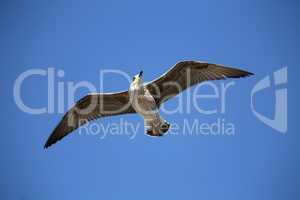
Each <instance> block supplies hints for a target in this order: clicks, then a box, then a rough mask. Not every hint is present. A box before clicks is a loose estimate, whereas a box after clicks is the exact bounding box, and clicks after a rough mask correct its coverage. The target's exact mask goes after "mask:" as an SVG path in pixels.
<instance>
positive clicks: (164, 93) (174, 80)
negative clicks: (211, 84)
mask: <svg viewBox="0 0 300 200" xmlns="http://www.w3.org/2000/svg"><path fill="white" fill-rule="evenodd" d="M250 75H253V74H252V73H251V72H247V71H244V70H240V69H235V68H231V67H225V66H222V65H217V64H210V63H205V62H199V61H181V62H178V63H177V64H175V65H174V66H173V67H172V68H171V69H170V70H169V71H167V72H166V73H164V74H163V75H162V76H160V77H159V78H158V79H156V80H154V81H152V82H150V83H147V84H146V88H147V89H148V90H149V91H150V93H151V94H152V95H153V97H154V99H155V101H156V104H157V105H158V106H160V105H161V104H162V103H163V102H165V101H167V100H168V99H170V98H172V97H174V96H176V95H177V94H179V93H180V92H182V91H184V90H185V89H186V88H188V87H190V86H193V85H195V84H197V83H201V82H203V81H208V80H219V79H226V78H240V77H245V76H250Z"/></svg>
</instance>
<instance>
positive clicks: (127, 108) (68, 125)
mask: <svg viewBox="0 0 300 200" xmlns="http://www.w3.org/2000/svg"><path fill="white" fill-rule="evenodd" d="M134 112H135V111H134V110H133V108H132V107H131V105H130V103H129V96H128V92H127V91H125V92H119V93H112V94H100V93H99V94H89V95H87V96H85V97H83V98H82V99H80V100H79V101H78V102H77V103H76V104H75V105H74V106H73V107H72V108H71V109H70V110H69V111H68V112H67V113H66V114H65V115H64V116H63V118H62V120H61V121H60V123H59V124H58V125H57V126H56V128H55V129H54V131H53V132H52V134H51V135H50V137H49V138H48V140H47V142H46V144H45V146H44V147H45V148H48V147H49V146H51V145H52V144H54V143H56V142H57V141H59V140H61V139H62V138H63V137H65V136H66V135H68V134H69V133H71V132H72V131H73V130H75V129H77V128H78V127H80V126H82V125H84V124H85V123H87V122H88V121H91V120H94V119H97V118H99V117H105V116H112V115H120V114H126V113H134Z"/></svg>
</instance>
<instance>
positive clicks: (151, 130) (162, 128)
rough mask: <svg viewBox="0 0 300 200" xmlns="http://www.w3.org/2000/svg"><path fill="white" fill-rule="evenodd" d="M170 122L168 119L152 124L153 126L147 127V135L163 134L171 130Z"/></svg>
mask: <svg viewBox="0 0 300 200" xmlns="http://www.w3.org/2000/svg"><path fill="white" fill-rule="evenodd" d="M170 126H171V125H170V124H169V123H168V122H167V121H164V122H163V123H161V124H159V125H157V126H155V125H152V126H151V127H149V126H148V127H147V131H146V133H147V135H149V136H163V135H165V133H166V132H167V131H168V130H169V128H170Z"/></svg>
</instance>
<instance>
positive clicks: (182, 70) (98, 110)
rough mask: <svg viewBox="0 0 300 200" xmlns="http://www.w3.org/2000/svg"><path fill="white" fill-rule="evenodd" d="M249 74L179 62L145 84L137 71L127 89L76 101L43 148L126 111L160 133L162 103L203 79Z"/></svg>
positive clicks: (163, 129)
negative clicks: (140, 118)
mask: <svg viewBox="0 0 300 200" xmlns="http://www.w3.org/2000/svg"><path fill="white" fill-rule="evenodd" d="M250 75H253V73H251V72H247V71H244V70H241V69H237V68H232V67H225V66H223V65H219V64H211V63H207V62H201V61H180V62H178V63H176V64H175V65H174V66H173V67H171V68H170V69H169V70H168V71H167V72H165V73H164V74H163V75H161V76H160V77H159V78H157V79H155V80H153V81H151V82H148V83H144V82H143V71H140V72H139V73H138V74H137V75H135V76H134V77H133V79H132V82H131V84H130V86H129V89H128V91H122V92H117V93H91V94H88V95H86V96H85V97H83V98H82V99H80V100H79V101H78V102H77V103H75V105H74V106H73V107H72V108H71V109H70V110H69V111H68V112H66V114H65V115H64V116H63V118H62V119H61V121H60V122H59V124H58V125H57V126H56V128H55V129H54V131H53V132H52V134H51V135H50V136H49V138H48V140H47V142H46V143H45V146H44V148H48V147H50V146H51V145H52V144H54V143H56V142H57V141H59V140H61V139H62V138H63V137H65V136H67V135H68V134H69V133H71V132H73V131H74V130H75V129H77V128H79V127H80V126H82V125H84V124H86V123H87V122H89V121H92V120H95V119H98V118H101V117H108V116H115V115H122V114H129V113H137V114H139V115H140V116H142V117H143V118H144V124H145V132H146V134H147V135H149V136H153V137H160V136H163V135H164V134H165V133H166V132H167V131H168V129H169V128H170V124H169V123H168V122H167V121H166V120H165V119H163V118H162V117H161V116H160V114H159V108H160V106H161V105H162V104H163V103H164V102H166V101H167V100H169V99H171V98H172V97H174V96H176V95H178V94H179V93H181V92H182V91H184V90H186V89H187V88H188V87H191V86H193V85H196V84H199V83H201V82H204V81H211V80H219V79H226V78H241V77H247V76H250Z"/></svg>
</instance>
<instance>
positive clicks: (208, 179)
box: [0, 0, 300, 200]
mask: <svg viewBox="0 0 300 200" xmlns="http://www.w3.org/2000/svg"><path fill="white" fill-rule="evenodd" d="M298 10H299V2H298V1H293V0H288V1H279V0H273V1H271V0H265V1H258V0H255V1H253V0H252V1H214V0H212V1H148V2H142V1H72V2H71V1H56V0H54V1H26V2H25V1H23V2H22V1H6V2H2V3H1V6H0V13H1V18H0V22H1V37H0V41H1V48H0V51H1V54H0V55H1V59H0V66H1V67H0V72H1V73H0V74H1V79H0V94H1V96H2V100H1V110H2V115H1V117H0V119H1V125H2V131H1V132H2V134H1V137H2V138H1V140H0V163H1V165H0V177H1V178H0V184H1V189H0V196H1V198H2V199H30V200H34V199H51V200H53V199H83V198H85V199H99V198H101V199H120V198H122V199H171V198H172V199H183V198H187V199H274V200H279V199H299V198H300V194H299V190H298V188H297V186H299V185H300V183H299V180H300V173H299V171H298V170H299V168H300V160H299V153H300V151H299V150H300V148H299V145H298V144H297V143H298V142H299V139H300V137H299V135H298V133H297V131H296V126H295V125H296V124H295V123H296V121H295V120H296V113H297V110H296V102H297V103H298V98H299V96H298V94H297V93H298V92H299V88H298V83H296V80H297V78H296V76H297V74H298V73H299V67H298V57H299V56H298V52H299V38H298V35H299V34H300V32H299V23H298V19H299V17H300V16H299V13H298ZM183 59H196V60H205V61H209V62H213V63H222V64H224V65H230V66H238V67H241V68H243V69H247V70H249V71H251V72H253V73H255V74H256V75H255V76H254V77H251V78H248V79H243V80H242V79H241V80H238V81H237V82H236V84H235V86H234V87H233V88H232V89H231V91H230V93H228V97H227V99H226V113H225V114H222V113H219V112H218V113H217V114H214V115H209V116H206V115H203V114H200V113H198V112H196V110H195V109H192V113H190V114H188V113H182V114H173V115H167V114H163V116H164V118H166V119H167V121H169V122H171V123H174V122H175V123H176V122H178V123H179V124H180V123H181V121H182V119H188V120H194V119H198V120H200V121H201V122H204V123H205V122H213V121H215V120H217V119H218V118H226V121H228V122H232V123H234V124H235V128H236V132H235V135H234V136H203V135H198V136H180V135H178V136H171V135H170V136H166V137H163V138H160V139H152V138H149V137H147V136H145V135H143V131H142V129H141V131H140V133H138V135H137V137H136V138H135V139H134V140H129V139H128V137H127V136H124V135H122V136H110V137H107V138H105V139H103V140H101V139H100V138H99V137H98V136H93V135H89V136H82V135H79V134H78V132H74V134H71V135H70V136H68V137H66V138H65V139H64V140H62V141H61V142H59V143H57V144H56V145H55V146H53V148H50V149H49V150H47V151H45V150H44V149H43V144H44V142H45V140H46V139H47V137H48V136H49V134H50V133H51V131H52V129H53V128H54V127H55V125H56V123H57V122H58V121H59V120H60V118H61V116H62V114H58V113H54V114H41V115H30V114H28V113H24V112H22V111H21V110H20V109H19V108H18V106H17V105H16V103H15V101H14V97H13V86H14V82H15V80H16V78H17V77H18V76H19V75H20V74H21V73H22V72H24V71H26V70H29V69H32V68H39V69H45V70H46V69H47V68H49V67H53V68H55V69H56V70H58V69H61V70H64V72H65V76H64V77H63V78H61V79H58V80H59V81H62V82H65V83H67V82H70V81H73V82H75V83H76V82H79V81H82V80H87V81H90V82H91V83H93V84H95V85H98V84H99V73H100V71H101V70H103V69H118V70H122V71H124V72H126V73H128V74H130V75H134V74H136V73H137V72H138V71H139V70H141V69H143V70H144V78H145V79H146V80H152V79H154V78H155V77H157V76H159V75H160V74H162V73H163V72H164V71H166V70H167V69H168V68H169V67H170V66H172V65H173V64H175V63H176V62H177V61H178V60H183ZM284 66H288V84H287V86H288V132H287V133H286V134H282V133H279V132H278V131H276V130H274V129H272V128H270V127H268V126H266V125H265V124H263V123H262V122H260V121H259V120H258V119H257V118H256V117H255V116H254V115H253V113H252V111H251V108H250V92H251V89H252V88H253V87H254V85H255V84H256V83H257V82H258V81H259V80H260V79H262V78H263V77H265V76H266V75H269V74H272V73H273V72H274V71H276V70H278V69H280V68H282V67H284ZM56 83H57V82H56ZM225 83H226V82H225ZM105 84H106V85H105V91H107V92H112V91H119V90H125V89H127V88H128V83H127V82H126V81H125V80H124V79H122V78H120V77H118V76H112V77H109V78H106V80H105ZM218 84H219V83H218ZM86 93H87V91H86V90H84V89H81V90H78V92H77V93H76V99H79V98H80V97H81V96H83V95H84V94H86ZM185 94H186V93H183V95H185ZM22 98H23V100H24V102H25V103H26V104H27V105H30V106H32V107H41V106H45V105H46V104H47V82H46V81H45V78H43V77H39V76H35V77H32V78H30V79H28V80H26V82H24V84H23V85H22ZM200 101H201V100H200ZM175 103H176V101H169V102H168V103H167V106H169V107H172V106H174V105H175ZM203 103H204V104H206V103H205V101H203ZM218 103H219V102H218V101H217V100H216V101H213V100H211V101H208V102H207V104H206V106H207V107H211V106H212V107H214V106H217V107H218ZM175 106H176V105H175ZM218 108H219V107H218ZM256 108H257V109H258V110H259V112H261V113H264V114H265V115H267V116H273V115H274V111H273V108H274V88H273V86H272V87H271V88H270V89H269V90H266V91H265V92H264V93H262V94H260V96H257V101H256ZM124 119H126V120H127V121H129V122H131V123H138V122H141V120H142V119H141V118H140V117H138V116H137V115H128V116H126V117H124ZM118 121H119V118H118V117H113V118H106V119H101V120H99V121H97V123H103V124H110V123H115V122H118Z"/></svg>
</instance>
